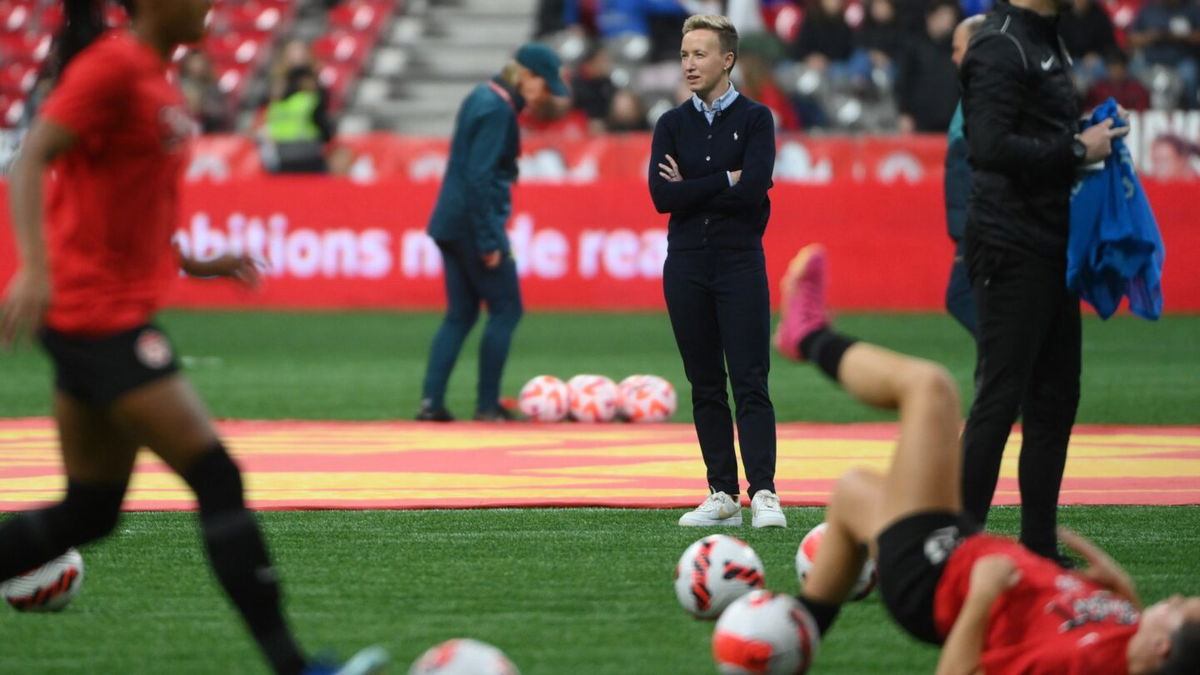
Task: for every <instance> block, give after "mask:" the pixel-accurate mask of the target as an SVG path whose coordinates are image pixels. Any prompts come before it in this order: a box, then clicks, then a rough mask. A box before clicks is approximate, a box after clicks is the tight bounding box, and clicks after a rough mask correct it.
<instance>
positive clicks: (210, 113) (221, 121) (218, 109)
mask: <svg viewBox="0 0 1200 675" xmlns="http://www.w3.org/2000/svg"><path fill="white" fill-rule="evenodd" d="M179 89H180V90H181V91H182V92H183V98H184V100H185V101H187V106H188V112H190V113H191V114H192V117H194V118H195V119H196V121H197V122H198V123H199V124H200V128H201V129H202V130H203V131H204V133H206V134H214V133H221V132H225V131H229V130H230V129H232V127H233V115H232V110H231V109H230V106H229V102H228V101H227V100H226V98H225V94H224V93H222V92H221V87H220V86H218V85H217V77H216V74H215V73H214V72H213V66H212V61H210V60H209V59H208V56H206V55H205V54H204V52H200V51H191V52H188V54H187V56H184V57H183V61H181V62H180V63H179Z"/></svg>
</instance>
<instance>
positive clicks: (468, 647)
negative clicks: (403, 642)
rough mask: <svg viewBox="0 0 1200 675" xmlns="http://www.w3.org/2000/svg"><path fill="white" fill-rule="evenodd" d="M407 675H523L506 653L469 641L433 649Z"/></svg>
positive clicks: (462, 639)
mask: <svg viewBox="0 0 1200 675" xmlns="http://www.w3.org/2000/svg"><path fill="white" fill-rule="evenodd" d="M408 675H520V671H518V670H517V667H516V666H515V665H513V662H512V661H509V660H508V657H507V656H505V655H504V652H502V651H500V650H499V649H497V648H495V647H493V646H492V645H489V644H488V643H486V642H480V641H479V640H472V639H469V638H457V639H454V640H447V641H445V642H443V643H441V644H439V645H434V646H433V647H430V648H429V650H428V651H426V652H425V653H424V654H422V655H421V658H419V659H417V660H416V662H415V663H413V664H412V668H409V669H408Z"/></svg>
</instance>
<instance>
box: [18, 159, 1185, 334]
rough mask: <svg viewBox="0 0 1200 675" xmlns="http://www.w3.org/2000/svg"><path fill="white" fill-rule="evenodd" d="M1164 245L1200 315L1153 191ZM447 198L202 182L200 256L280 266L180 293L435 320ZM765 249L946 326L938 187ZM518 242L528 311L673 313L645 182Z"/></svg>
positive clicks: (782, 188)
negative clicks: (817, 264)
mask: <svg viewBox="0 0 1200 675" xmlns="http://www.w3.org/2000/svg"><path fill="white" fill-rule="evenodd" d="M1146 189H1147V192H1148V194H1149V196H1150V199H1151V202H1152V204H1153V205H1154V208H1155V213H1156V215H1157V217H1158V222H1159V226H1160V228H1161V230H1162V233H1163V237H1164V239H1165V241H1166V244H1167V257H1166V269H1165V273H1164V280H1165V281H1164V287H1165V295H1166V303H1165V304H1166V309H1167V311H1170V312H1195V311H1200V227H1197V220H1196V217H1195V208H1196V204H1197V201H1196V189H1195V186H1194V184H1192V185H1189V184H1186V183H1163V184H1159V183H1153V182H1150V183H1147V185H1146ZM436 193H437V184H436V182H412V181H407V180H391V181H387V182H379V183H374V184H371V185H359V184H355V183H352V182H350V181H346V180H341V179H330V178H320V177H309V178H260V179H254V180H238V181H229V182H225V183H209V182H199V183H192V184H189V185H187V186H186V187H185V188H184V191H183V196H184V197H183V213H182V214H181V227H180V232H179V235H178V238H179V241H180V243H181V244H182V245H183V247H184V248H185V249H187V250H189V251H192V252H193V253H195V254H198V255H201V256H207V255H214V254H217V253H220V252H224V251H229V250H240V251H251V252H253V253H254V254H256V255H260V256H262V257H264V258H266V259H268V260H269V261H270V263H271V270H270V272H269V273H268V277H267V283H266V284H265V286H264V288H263V289H262V291H261V292H259V293H250V292H248V291H245V290H242V289H240V288H238V287H235V286H234V285H232V284H230V283H226V282H209V281H196V280H190V279H181V280H180V281H179V282H178V283H177V284H176V286H175V288H174V290H173V293H172V295H171V298H170V304H171V305H173V306H182V307H287V308H368V307H370V308H437V307H440V306H441V303H442V288H441V277H440V271H441V270H440V262H441V261H440V257H439V256H438V253H437V249H436V247H434V245H433V243H432V241H430V240H429V238H428V237H427V236H426V235H425V234H424V228H425V223H426V219H427V217H428V215H429V212H430V210H431V209H432V206H433V202H434V199H435V197H436ZM771 199H772V203H773V210H772V218H771V223H770V226H769V227H768V229H767V236H766V239H765V246H766V249H767V260H768V265H769V268H770V274H771V277H772V279H773V280H774V279H775V278H778V276H779V275H780V274H781V273H782V271H783V268H784V266H785V265H786V264H787V261H788V259H789V258H790V257H791V256H792V254H793V253H794V252H795V251H796V249H798V248H799V247H800V246H802V245H804V244H806V243H808V242H812V241H821V242H824V243H825V244H826V245H827V246H828V247H829V249H830V252H831V256H832V271H831V274H832V285H831V291H830V292H831V297H830V301H831V304H832V305H833V306H834V307H835V308H840V309H872V310H874V309H880V310H903V311H936V310H939V309H940V308H941V307H942V298H943V294H944V291H945V284H946V279H947V277H948V274H949V265H950V259H951V255H952V245H951V243H950V241H949V239H948V238H947V237H946V234H945V218H944V215H943V210H942V190H941V184H940V182H939V181H932V180H923V181H920V182H917V183H912V184H909V183H894V184H890V185H885V184H880V183H877V182H867V183H860V182H858V181H855V180H850V179H847V180H839V181H835V182H832V183H830V184H827V185H822V186H814V185H809V186H805V185H786V184H781V185H778V186H777V187H776V188H775V189H774V190H772V192H771ZM513 214H514V215H513V220H512V222H511V223H510V235H511V239H512V242H513V248H514V253H515V255H516V259H517V263H518V266H519V270H520V273H521V276H522V288H523V292H524V296H525V300H526V305H527V306H528V307H529V308H531V309H535V310H536V309H576V308H578V309H614V310H618V309H658V308H661V307H662V306H663V301H662V290H661V270H662V260H663V257H664V255H665V247H666V237H665V234H666V231H665V230H666V217H665V216H661V215H659V214H657V213H655V212H654V209H653V207H652V205H651V203H650V199H649V195H648V194H647V191H646V187H645V184H644V182H641V181H638V180H635V179H624V180H611V181H606V180H601V181H597V182H594V183H592V184H589V185H536V184H535V185H521V186H518V187H517V188H516V190H515V192H514V210H513ZM14 265H15V252H14V247H13V240H12V235H11V227H10V224H9V222H8V206H7V193H6V191H5V187H4V185H3V184H2V183H0V282H2V281H4V280H7V279H8V278H9V277H10V276H11V274H12V272H13V270H14Z"/></svg>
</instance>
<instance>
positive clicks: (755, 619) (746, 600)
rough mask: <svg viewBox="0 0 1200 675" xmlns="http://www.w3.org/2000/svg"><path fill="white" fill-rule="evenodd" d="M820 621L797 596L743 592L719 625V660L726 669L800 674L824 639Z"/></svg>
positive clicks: (737, 674)
mask: <svg viewBox="0 0 1200 675" xmlns="http://www.w3.org/2000/svg"><path fill="white" fill-rule="evenodd" d="M820 641H821V640H820V632H819V631H818V630H817V622H816V621H814V620H813V618H812V615H811V614H809V613H808V610H807V609H805V608H804V605H801V604H800V602H799V601H798V600H796V598H794V597H792V596H790V595H786V594H783V593H772V592H771V591H754V592H753V593H748V594H746V595H743V596H742V597H740V598H738V599H737V600H736V601H735V602H734V603H733V604H732V605H730V606H729V609H726V610H725V613H724V614H722V615H721V618H720V619H719V620H718V621H717V627H716V629H715V630H714V631H713V643H712V645H713V646H712V648H713V660H715V661H716V662H717V671H718V672H721V673H724V674H725V675H744V674H746V673H767V674H769V675H799V674H800V673H805V672H807V671H808V669H809V667H811V666H812V661H813V657H814V656H815V655H816V653H817V645H819V644H820Z"/></svg>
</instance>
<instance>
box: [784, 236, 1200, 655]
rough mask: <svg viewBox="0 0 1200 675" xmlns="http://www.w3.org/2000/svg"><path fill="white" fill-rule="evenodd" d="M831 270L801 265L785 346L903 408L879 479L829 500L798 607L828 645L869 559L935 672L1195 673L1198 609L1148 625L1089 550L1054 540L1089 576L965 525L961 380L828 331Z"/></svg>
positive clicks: (1173, 611) (1076, 540)
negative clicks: (929, 653)
mask: <svg viewBox="0 0 1200 675" xmlns="http://www.w3.org/2000/svg"><path fill="white" fill-rule="evenodd" d="M825 265H826V260H825V252H824V250H823V249H822V248H821V247H819V246H816V245H814V246H809V247H806V248H805V249H803V250H801V252H800V253H799V254H798V255H797V256H796V258H795V259H794V260H792V263H791V265H790V266H789V268H788V271H787V273H786V275H785V276H784V279H783V283H782V287H783V306H782V318H781V320H780V325H779V329H778V331H777V332H776V336H775V344H776V347H777V348H778V349H779V350H780V351H781V352H782V353H783V354H784V355H785V356H787V357H789V358H791V359H794V360H797V361H805V360H807V361H812V362H814V363H816V364H817V365H818V367H820V368H821V369H822V370H823V371H824V372H825V373H826V374H827V375H829V376H830V377H831V378H833V379H834V380H835V381H837V382H838V383H839V384H840V385H841V386H842V388H843V389H845V390H846V391H848V392H849V393H851V394H852V395H854V396H855V397H857V398H858V399H859V400H860V401H862V402H864V403H867V404H869V405H873V406H876V407H880V408H894V409H897V410H898V411H899V413H900V437H899V440H898V441H897V443H896V449H895V455H894V457H893V459H892V465H891V468H890V469H889V470H888V472H887V474H886V475H881V474H879V473H877V472H875V471H870V470H866V469H858V470H853V471H850V472H848V473H847V474H846V475H844V476H843V477H842V478H841V480H840V481H839V482H838V484H837V487H836V489H835V490H834V494H833V498H832V499H831V501H830V504H829V507H828V509H827V511H826V515H825V520H826V522H827V523H828V527H829V529H828V532H827V534H826V536H825V539H824V541H823V543H822V546H821V548H820V550H819V551H818V553H817V559H816V561H815V564H814V567H813V569H812V570H811V571H810V572H809V574H808V577H807V580H806V581H805V584H804V589H803V593H802V595H801V601H802V602H803V603H804V604H805V605H806V606H807V607H808V608H809V610H810V611H811V612H812V614H813V617H814V618H815V619H816V621H817V624H818V626H819V627H820V629H821V632H822V633H824V632H825V631H826V630H828V629H829V627H830V625H831V624H832V623H833V620H834V618H835V617H836V615H837V612H838V608H839V606H840V605H841V604H842V603H843V602H844V601H845V600H846V598H847V597H848V595H849V593H850V590H851V587H852V586H853V585H854V583H855V581H856V580H857V579H858V575H859V571H860V570H861V568H862V565H863V562H864V561H865V560H866V557H867V556H868V555H870V556H872V557H874V558H875V559H876V562H877V565H878V571H879V587H880V592H881V594H882V596H883V601H884V605H885V606H886V607H887V610H888V612H889V613H890V614H891V615H892V617H893V618H894V619H895V620H896V622H897V623H899V624H900V625H901V626H902V627H903V628H904V629H905V630H906V631H908V632H909V633H910V634H911V635H913V636H914V637H916V638H917V639H919V640H922V641H925V642H928V643H931V644H935V645H941V647H942V655H941V659H940V661H939V662H938V670H937V672H938V673H979V672H984V673H1022V674H1028V675H1033V674H1036V673H1045V674H1047V675H1050V674H1056V675H1057V674H1078V675H1099V674H1104V673H1131V674H1134V675H1136V674H1140V673H1164V674H1165V673H1170V674H1180V675H1182V674H1183V673H1190V674H1195V673H1200V598H1195V597H1193V598H1183V597H1180V596H1172V597H1171V598H1168V599H1167V600H1164V601H1162V602H1159V603H1157V604H1155V605H1153V606H1151V607H1149V608H1147V609H1145V610H1142V609H1141V608H1140V605H1139V603H1138V598H1137V594H1136V592H1135V590H1134V587H1133V582H1132V580H1131V579H1130V578H1129V575H1128V574H1127V573H1126V572H1125V571H1124V570H1122V569H1121V568H1120V567H1119V566H1118V565H1117V564H1116V563H1115V562H1114V561H1113V560H1112V559H1111V558H1110V557H1109V556H1108V555H1106V554H1105V553H1104V552H1103V551H1101V550H1100V549H1099V548H1097V547H1096V546H1094V545H1093V544H1091V543H1089V542H1088V541H1086V540H1084V539H1083V538H1082V537H1080V536H1078V535H1075V534H1072V533H1070V532H1067V531H1063V532H1062V533H1061V536H1062V539H1063V541H1064V543H1066V545H1067V546H1069V547H1070V548H1072V549H1073V550H1075V551H1076V552H1077V553H1078V554H1079V555H1081V556H1082V557H1083V559H1084V560H1085V561H1086V563H1087V565H1088V566H1087V568H1086V569H1084V570H1082V571H1078V572H1076V571H1068V570H1065V569H1063V568H1062V567H1059V566H1058V565H1057V564H1055V563H1054V562H1053V561H1051V560H1049V559H1047V558H1043V557H1041V556H1038V555H1035V554H1034V553H1033V552H1031V551H1029V550H1028V549H1026V548H1024V547H1023V546H1021V545H1020V544H1018V543H1017V542H1016V541H1014V540H1011V539H1008V538H1004V537H996V536H991V535H987V534H983V533H981V532H980V531H979V528H978V527H977V526H975V525H974V524H973V523H972V522H970V520H969V519H968V518H967V517H965V516H964V514H963V510H962V499H961V497H960V488H959V485H960V482H959V475H960V471H961V455H962V451H961V447H960V443H959V430H960V419H959V410H960V407H959V398H958V392H957V390H956V387H955V384H954V381H953V380H952V379H951V378H950V376H949V375H948V374H947V373H946V371H945V370H944V369H943V368H942V367H940V366H938V365H937V364H934V363H932V362H929V361H925V360H922V359H917V358H913V357H909V356H905V355H902V354H897V353H895V352H892V351H888V350H886V349H883V348H880V347H877V346H875V345H870V344H866V343H864V342H858V341H855V340H853V339H851V338H848V337H846V336H844V335H840V334H838V333H836V332H834V331H833V330H832V328H831V327H830V323H829V319H828V315H827V313H826V311H825V304H824V285H825Z"/></svg>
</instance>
